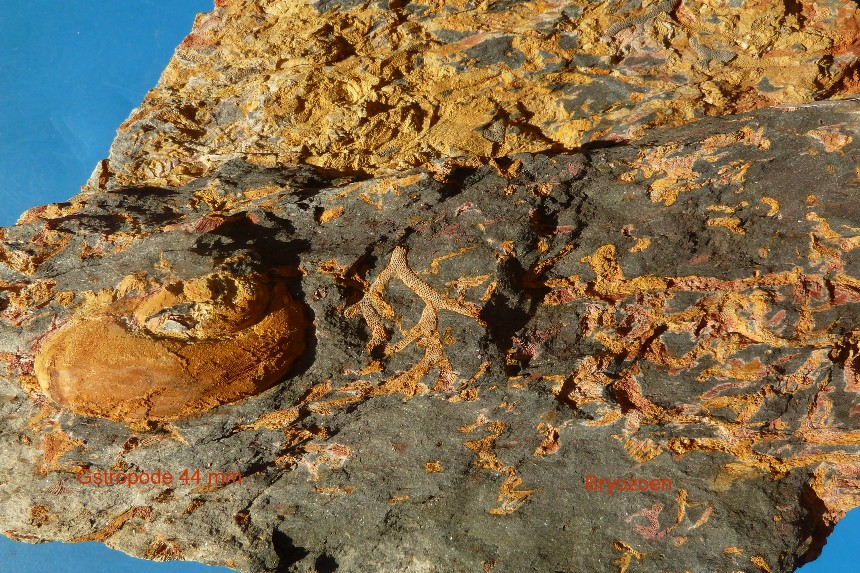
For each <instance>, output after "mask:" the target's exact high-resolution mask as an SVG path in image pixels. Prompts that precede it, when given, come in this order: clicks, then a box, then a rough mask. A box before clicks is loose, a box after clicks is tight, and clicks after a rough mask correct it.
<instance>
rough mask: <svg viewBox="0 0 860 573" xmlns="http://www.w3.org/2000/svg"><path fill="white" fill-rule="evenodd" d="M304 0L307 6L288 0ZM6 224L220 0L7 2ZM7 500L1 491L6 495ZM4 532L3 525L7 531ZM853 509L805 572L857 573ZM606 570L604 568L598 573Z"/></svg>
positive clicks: (124, 566) (93, 546)
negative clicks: (198, 17) (199, 15)
mask: <svg viewBox="0 0 860 573" xmlns="http://www.w3.org/2000/svg"><path fill="white" fill-rule="evenodd" d="M288 1H296V2H298V1H302V0H288ZM0 4H2V5H0V82H2V84H0V226H5V225H11V224H13V223H14V222H15V220H16V219H17V218H18V215H20V214H21V213H22V212H23V211H25V210H26V209H29V208H30V207H33V206H36V205H41V204H44V203H50V202H58V201H63V200H65V199H68V198H69V197H71V196H72V195H74V194H75V193H77V192H78V190H79V188H80V186H81V185H82V184H83V183H84V182H85V181H86V179H87V178H88V177H89V175H90V173H91V172H92V170H93V168H94V167H95V165H96V163H97V162H98V161H99V160H101V159H103V158H104V157H106V156H107V152H108V148H109V146H110V143H111V141H112V140H113V137H114V134H115V132H116V128H117V126H119V124H120V123H122V121H123V120H125V118H126V117H128V115H129V112H130V111H131V110H132V108H134V107H135V106H137V105H138V103H140V101H141V100H142V99H143V96H144V94H145V93H146V91H147V90H148V89H149V88H150V87H152V86H154V85H155V83H156V81H157V80H158V76H159V74H160V73H161V70H163V69H164V67H165V66H166V65H167V62H168V60H169V58H170V56H171V54H172V53H173V50H174V48H175V47H176V45H177V44H179V42H180V41H181V40H182V38H183V37H184V36H185V35H186V34H187V33H188V32H189V31H190V29H191V24H192V22H193V20H194V15H195V14H196V13H197V12H205V11H208V10H210V9H211V8H212V4H211V0H98V1H96V0H86V1H85V0H52V1H48V0H20V1H14V2H13V1H11V0H3V1H2V2H0ZM0 497H2V492H0ZM0 526H2V524H0ZM858 535H860V513H858V512H857V511H853V512H851V513H850V514H849V515H848V516H847V517H846V518H845V519H844V520H843V521H842V522H840V523H839V525H837V526H836V532H835V534H834V535H833V536H832V537H831V538H830V541H829V542H828V544H827V546H826V547H825V549H824V554H823V555H822V557H821V558H820V559H819V560H818V561H815V562H814V563H811V564H809V565H807V566H805V567H803V568H802V569H801V570H800V571H801V572H802V573H851V572H856V571H860V566H858V565H857V564H856V563H857V557H853V556H852V554H854V553H855V552H854V551H852V549H854V547H856V539H857V537H858ZM7 570H14V571H17V572H19V573H77V572H79V571H86V572H87V573H114V572H116V571H123V572H127V573H203V572H207V573H222V572H225V573H226V572H229V571H231V570H230V569H224V568H215V567H206V566H204V565H200V564H195V563H178V562H171V563H153V562H149V561H142V560H139V559H134V558H131V557H127V556H125V555H124V554H122V553H120V552H118V551H113V550H110V549H108V548H106V547H105V546H104V545H102V544H99V543H80V544H76V545H66V544H62V543H48V544H43V545H28V544H24V543H16V542H13V541H11V540H9V539H7V538H6V537H4V536H2V535H0V571H7ZM595 573H602V572H595Z"/></svg>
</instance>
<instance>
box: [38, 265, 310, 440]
mask: <svg viewBox="0 0 860 573" xmlns="http://www.w3.org/2000/svg"><path fill="white" fill-rule="evenodd" d="M142 290H143V292H141V290H135V289H131V290H127V291H126V292H123V291H122V290H119V291H118V293H119V294H118V295H117V296H115V297H113V299H112V300H109V301H107V302H104V303H101V304H97V305H95V308H93V307H92V305H91V307H90V308H87V309H86V310H84V309H81V310H80V311H79V312H78V313H77V314H76V315H74V316H73V317H72V319H71V320H70V321H69V322H67V323H66V324H65V325H64V326H62V327H61V328H59V329H58V330H56V331H54V332H51V333H50V334H49V335H47V336H46V337H45V338H44V340H43V341H42V343H41V345H40V346H39V348H38V350H37V351H36V356H35V361H34V369H35V374H36V378H37V379H38V381H39V384H40V386H41V388H42V390H43V391H44V392H45V393H46V394H48V395H49V396H50V397H51V398H52V399H53V400H54V401H56V402H57V403H58V404H60V405H61V406H62V407H64V408H66V409H68V410H70V411H72V412H74V413H76V414H81V415H85V416H96V417H100V418H107V419H111V420H117V421H122V422H126V423H129V424H141V423H147V422H159V421H169V420H176V419H180V418H186V417H189V416H193V415H196V414H199V413H202V412H205V411H206V410H209V409H211V408H214V407H215V406H219V405H221V404H226V403H230V402H235V401H237V400H240V399H242V398H245V397H248V396H251V395H254V394H258V393H260V392H262V391H264V390H266V389H268V388H270V387H272V386H273V385H274V384H275V383H276V382H278V380H280V379H281V378H282V377H283V376H284V375H285V374H286V373H287V371H288V370H289V368H290V366H291V365H292V363H293V362H294V361H295V359H296V358H297V357H299V356H300V355H301V354H302V353H303V352H304V350H305V326H306V324H307V320H306V316H305V312H304V310H303V307H302V305H301V303H300V302H298V301H296V300H295V299H293V298H292V296H290V293H289V291H288V290H287V287H286V285H285V284H283V283H280V282H275V283H270V282H268V281H267V280H265V279H264V277H262V276H256V275H252V276H239V275H234V274H231V273H227V272H214V273H211V274H208V275H206V276H203V277H198V278H194V279H189V280H177V281H173V282H170V283H168V284H164V285H157V286H156V287H155V288H146V289H142Z"/></svg>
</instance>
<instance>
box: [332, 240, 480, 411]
mask: <svg viewBox="0 0 860 573" xmlns="http://www.w3.org/2000/svg"><path fill="white" fill-rule="evenodd" d="M406 253H407V251H406V248H405V247H401V246H398V247H395V248H394V250H393V251H392V253H391V260H390V262H389V263H388V265H387V266H386V267H385V269H383V270H382V272H381V273H379V276H377V277H376V279H375V280H374V281H373V283H372V284H371V285H370V287H369V288H368V289H367V292H366V293H365V295H364V297H362V299H361V300H360V301H358V302H357V303H356V304H354V305H352V306H351V307H349V308H347V309H346V311H345V313H344V314H345V316H346V317H347V318H352V317H354V316H356V315H357V314H359V313H360V314H361V315H362V316H363V317H364V320H365V322H366V323H367V326H368V328H369V329H370V340H369V341H368V343H367V350H368V351H371V350H373V349H374V348H377V347H379V346H380V345H384V353H385V356H391V355H393V354H395V353H397V352H400V351H402V350H404V349H405V348H406V347H407V346H409V345H410V344H413V343H414V344H416V345H417V346H419V347H423V348H424V357H423V358H422V359H421V361H420V362H419V363H418V364H415V365H414V366H412V368H410V369H409V370H407V371H406V372H401V373H399V374H397V375H395V376H394V377H392V378H390V379H389V380H387V381H386V382H385V383H383V384H382V385H381V386H380V387H379V388H377V389H376V391H375V393H379V394H385V393H388V392H389V391H392V392H403V393H404V394H406V395H407V396H412V395H414V394H415V393H417V392H419V389H418V384H419V382H420V381H421V379H423V378H424V376H426V375H427V373H429V372H430V370H431V369H433V368H436V369H437V370H438V371H439V377H438V379H437V382H436V385H435V388H436V389H451V388H452V384H453V382H454V381H455V380H456V379H457V373H456V371H455V370H454V367H453V366H452V365H451V362H450V360H449V359H448V357H447V355H446V354H445V351H444V349H443V346H442V339H441V336H440V334H439V311H440V310H448V311H451V312H455V313H457V314H461V315H463V316H468V317H470V318H473V319H475V321H476V322H477V323H478V324H480V325H481V326H484V324H485V323H484V321H482V320H481V319H480V318H479V316H480V312H481V309H480V308H479V307H478V306H477V305H475V304H473V303H470V302H466V301H459V300H454V299H451V298H449V297H447V296H445V295H443V294H440V293H438V292H436V290H434V289H433V287H431V286H430V285H429V284H427V283H426V282H424V280H423V279H421V277H419V276H418V275H417V274H416V273H415V271H413V270H412V268H410V266H409V262H408V261H407V258H406ZM393 278H398V279H400V280H401V281H402V282H403V284H405V285H406V286H407V287H408V288H409V289H410V290H412V292H414V293H415V294H417V295H418V297H419V298H420V299H421V301H422V302H423V303H424V309H423V311H422V312H421V318H420V319H419V320H418V322H417V323H416V324H415V325H414V326H413V327H412V328H410V329H409V330H407V331H406V332H404V333H403V338H402V339H401V340H400V341H399V342H397V343H396V344H388V340H389V334H388V331H387V330H386V328H385V322H384V321H385V320H393V319H394V318H395V312H394V309H393V308H392V307H391V305H389V304H388V303H387V302H386V301H385V299H383V294H384V292H385V287H386V285H387V284H388V282H389V281H390V280H391V279H393Z"/></svg>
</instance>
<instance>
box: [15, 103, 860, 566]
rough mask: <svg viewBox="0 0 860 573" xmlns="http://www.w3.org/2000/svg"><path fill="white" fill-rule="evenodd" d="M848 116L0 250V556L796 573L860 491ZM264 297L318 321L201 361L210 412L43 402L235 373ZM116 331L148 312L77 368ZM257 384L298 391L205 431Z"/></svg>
mask: <svg viewBox="0 0 860 573" xmlns="http://www.w3.org/2000/svg"><path fill="white" fill-rule="evenodd" d="M858 113H860V104H858V103H857V102H854V101H843V102H822V103H819V104H812V105H807V106H783V107H780V108H775V109H767V110H758V111H756V112H751V113H748V114H744V115H738V116H731V117H724V118H719V119H705V120H703V121H700V122H698V123H695V124H692V125H687V126H682V127H677V128H670V129H663V130H659V131H654V132H652V133H651V134H650V135H648V136H647V137H645V138H642V139H640V140H637V141H636V142H631V143H628V144H623V145H617V146H615V147H611V148H605V149H596V150H592V151H590V152H588V153H559V154H531V153H520V154H514V155H510V156H507V157H504V158H497V159H488V158H483V159H482V158H478V157H468V156H463V157H458V158H448V159H440V160H435V161H433V162H431V163H429V164H428V165H427V166H425V167H421V168H413V169H409V170H404V171H401V172H396V173H393V174H389V175H386V176H380V177H373V178H366V177H365V178H362V177H357V176H349V177H344V176H337V175H332V174H331V173H330V172H325V171H322V170H319V169H317V168H313V167H310V166H291V167H281V168H266V167H261V166H258V165H253V164H250V163H248V162H245V161H241V160H233V161H229V162H225V163H224V164H222V165H221V166H220V167H219V168H218V169H217V170H216V171H215V172H213V173H212V174H210V175H208V176H205V177H200V178H198V179H195V180H194V181H192V182H191V183H189V184H187V185H183V186H178V187H160V188H155V187H130V188H117V189H112V190H109V191H106V192H102V193H96V194H90V195H88V196H80V197H78V199H77V200H75V201H70V202H68V203H62V204H55V205H49V206H46V207H39V208H36V209H33V210H31V211H29V212H27V213H25V214H24V215H23V216H22V218H21V220H20V221H19V223H18V225H16V226H14V227H10V228H7V229H5V230H4V232H3V249H4V250H3V256H2V261H3V265H2V267H0V278H2V280H3V281H4V282H3V311H2V314H0V318H2V320H3V329H2V336H0V346H1V347H2V348H0V350H2V352H3V353H4V354H3V355H2V356H3V357H4V361H5V364H6V376H4V378H3V381H2V383H0V388H2V393H3V396H4V399H3V400H2V402H0V412H2V419H3V424H2V426H0V428H2V434H0V444H2V445H0V447H2V451H3V452H4V454H5V456H6V459H11V460H17V461H16V463H15V464H14V465H9V466H7V467H4V468H3V469H2V470H0V496H2V497H0V515H2V523H3V528H4V532H5V533H6V535H9V536H11V537H13V538H15V539H20V540H26V541H39V540H47V539H64V540H74V541H82V540H99V541H104V542H105V543H107V544H109V545H111V546H113V547H116V548H119V549H122V550H124V551H127V552H129V553H132V554H135V555H138V556H143V557H148V558H151V559H193V560H198V561H203V562H207V563H213V564H222V565H227V566H230V567H234V568H236V569H238V570H241V571H274V570H276V569H278V568H279V567H280V568H281V569H282V570H291V571H311V570H314V569H315V570H317V571H325V570H328V571H333V570H343V571H371V570H372V571H436V570H443V569H444V570H449V569H450V570H469V571H473V570H482V569H483V570H487V571H490V570H492V571H527V570H538V571H631V572H632V571H647V572H658V571H659V572H665V571H678V572H681V571H703V570H708V571H726V572H729V571H755V570H762V571H767V570H770V571H792V570H793V569H794V568H795V567H796V566H797V565H798V564H799V563H802V562H803V561H805V560H808V559H810V558H812V557H814V556H815V555H816V554H817V553H818V551H819V550H820V547H821V545H822V543H823V542H824V539H825V537H826V535H827V533H828V532H829V531H830V530H831V528H832V525H833V524H834V523H835V521H836V520H837V519H838V518H839V517H840V516H842V515H843V514H844V512H845V511H847V510H848V509H849V508H851V507H853V506H855V505H857V504H858V492H860V490H858V487H857V481H856V480H857V477H856V476H857V475H858V472H860V448H858V443H860V433H858V432H860V428H858V423H857V416H858V412H860V408H858V399H857V396H858V391H860V386H858V383H857V371H858V367H860V359H858V342H860V334H858V324H860V304H858V302H860V259H858V252H860V251H858V248H860V229H858V225H857V213H856V207H855V205H856V201H854V195H855V194H856V191H857V187H858V185H860V172H858V167H857V154H858V153H860V150H858V148H857V141H858V134H857V120H856V118H857V114H858ZM213 277H220V278H218V279H217V280H216V279H215V278H213ZM229 277H234V278H232V279H230V278H229ZM235 277H246V278H241V279H240V278H235ZM237 281H238V282H237ZM240 283H241V284H240ZM277 285H283V286H282V288H283V289H285V291H288V293H287V292H283V293H281V295H280V297H279V298H278V300H279V301H281V303H280V304H281V307H284V305H286V306H287V307H289V308H294V309H295V315H294V316H296V317H304V318H296V320H295V321H294V322H293V323H291V324H292V327H291V328H292V329H293V330H290V332H291V334H290V336H289V337H288V338H289V340H286V341H284V340H281V338H280V337H282V336H283V335H282V334H280V332H281V330H278V328H274V329H273V330H270V329H262V330H260V331H259V332H258V335H259V337H260V338H264V339H265V338H268V339H270V340H274V341H278V344H277V345H272V346H266V345H262V346H261V345H259V344H257V343H254V344H251V343H248V344H247V345H245V343H244V342H241V341H239V342H236V343H235V345H236V349H235V351H234V354H229V353H219V352H212V353H210V354H206V353H205V352H204V353H203V354H202V355H200V356H199V357H198V359H199V360H200V361H202V362H201V363H205V361H207V360H208V361H210V362H209V364H211V367H203V366H196V367H195V368H196V370H194V371H193V376H192V379H193V381H194V382H195V383H196V386H195V388H196V389H197V391H199V392H201V393H204V394H205V392H211V393H212V396H211V398H212V399H211V401H210V402H208V403H207V402H206V396H205V395H203V396H200V397H199V399H198V397H197V396H196V395H187V396H185V395H178V396H175V397H174V400H175V401H176V402H175V403H174V404H173V405H171V404H170V403H169V400H168V397H165V396H162V397H161V398H159V399H160V400H162V403H163V404H167V406H164V407H166V408H171V407H172V408H173V410H171V412H172V414H171V415H169V416H165V415H158V414H157V412H156V411H155V409H153V410H152V411H147V410H146V409H142V410H135V412H137V414H135V415H131V414H128V415H127V416H126V417H125V418H123V416H122V415H119V414H117V415H108V413H107V412H105V411H103V410H99V409H96V408H93V409H91V410H79V411H77V412H76V411H75V409H74V408H67V407H63V406H64V403H63V401H62V400H61V399H59V398H58V396H57V395H56V394H53V393H52V392H51V391H50V387H49V388H48V390H49V391H47V392H45V388H44V384H40V381H41V380H40V379H39V377H40V374H39V369H40V363H41V364H43V365H44V364H47V363H50V364H54V368H55V370H56V371H57V372H59V373H60V374H63V373H68V371H73V370H74V368H73V366H74V363H72V364H70V363H69V361H72V362H74V360H78V361H84V360H90V361H96V362H98V363H99V364H101V365H102V368H103V369H107V368H108V367H109V365H111V364H114V362H111V360H114V359H113V358H110V357H111V356H121V355H122V354H123V352H128V353H131V354H132V355H133V356H137V354H136V352H138V351H136V350H133V349H131V348H129V349H126V348H125V347H124V346H123V345H124V344H125V345H134V344H139V345H144V346H145V345H147V344H155V342H153V341H158V343H159V344H161V345H162V346H161V348H172V347H170V346H169V345H170V344H173V345H176V347H177V348H180V350H177V351H176V353H175V354H174V356H180V355H181V345H183V344H186V345H192V346H193V345H195V344H199V343H197V342H195V340H196V338H195V337H203V338H205V337H210V338H213V339H216V340H219V341H222V342H223V341H225V340H226V341H235V340H237V339H235V338H231V336H232V335H229V333H228V334H226V335H225V334H224V333H225V332H228V331H230V332H232V331H233V330H237V329H238V330H239V331H241V332H244V331H245V330H247V329H254V328H255V325H256V324H259V322H254V321H255V320H256V318H255V317H256V316H260V315H262V316H266V315H267V313H269V312H270V310H271V302H270V301H271V299H272V297H273V295H272V293H274V292H276V288H277ZM252 291H253V293H255V294H253V295H252V294H251V293H252ZM129 301H132V302H133V304H131V303H129ZM206 301H208V302H209V307H206V308H203V307H200V308H197V307H193V305H195V304H196V305H202V304H204V303H206ZM229 301H233V302H232V303H231V304H233V305H234V306H231V304H228V303H229ZM241 301H244V303H242V302H241ZM267 301H268V302H267ZM241 304H244V305H245V306H244V307H243V306H241ZM111 305H121V306H122V305H126V306H127V305H131V306H130V308H132V309H139V312H137V314H135V313H134V312H132V311H129V313H128V314H127V315H126V316H128V317H129V318H127V319H126V320H125V321H122V320H121V319H117V320H119V322H115V323H112V324H111V325H106V326H105V327H104V337H103V340H102V341H99V340H92V343H91V344H92V346H91V349H92V352H91V356H81V354H83V353H81V354H77V353H76V354H75V355H74V356H75V357H74V358H72V357H70V355H69V352H70V351H69V349H68V347H65V346H64V344H63V338H62V336H64V335H63V334H62V333H68V334H66V335H65V336H66V337H75V336H77V337H78V338H81V337H82V336H83V335H79V334H75V332H77V331H76V330H75V329H76V328H78V329H79V328H80V324H93V325H95V324H98V323H93V321H97V320H99V319H98V318H97V317H98V316H101V315H100V314H99V312H98V311H97V310H94V309H102V308H117V307H116V306H111ZM147 305H148V306H147ZM183 305H184V306H183ZM189 305H190V306H189ZM192 307H193V308H192ZM123 308H125V306H123ZM231 308H235V309H241V312H240V313H239V314H240V315H241V316H232V315H230V314H229V309H231ZM140 309H143V310H140ZM165 309H167V310H166V311H165ZM267 309H268V310H267ZM246 315H247V316H248V317H250V318H248V321H247V324H245V323H242V317H243V316H246ZM86 317H89V318H86ZM87 320H89V322H86V321H87ZM141 325H142V326H141ZM300 327H301V328H300ZM299 328H300V329H301V332H300V333H298V332H296V331H295V329H299ZM112 329H113V330H118V331H120V332H121V335H120V337H121V339H122V341H123V342H114V343H113V344H111V343H110V342H109V341H110V339H111V338H110V337H111V336H114V335H113V333H112ZM135 329H140V330H146V332H141V331H140V330H135ZM231 329H232V330H231ZM219 333H220V334H219ZM192 339H194V340H192ZM255 340H256V339H255ZM84 344H85V343H84V341H83V340H81V341H80V345H81V346H82V345H84ZM242 353H252V354H253V356H254V358H255V359H256V365H257V366H259V368H260V372H258V373H257V374H259V375H261V376H262V375H264V373H263V371H264V370H265V369H266V368H267V365H269V364H271V363H273V362H275V363H279V362H278V361H279V360H281V359H282V358H281V357H282V356H283V354H295V361H294V362H293V363H292V365H291V366H290V369H289V373H288V375H287V376H286V377H284V378H283V380H282V381H280V382H279V383H277V384H275V385H274V386H272V387H271V388H269V389H267V390H265V389H264V388H263V387H255V388H254V389H253V390H251V391H248V392H247V393H245V394H243V395H242V396H247V397H246V398H245V399H243V400H238V401H234V400H232V399H230V400H224V399H221V397H219V396H218V395H217V394H218V388H220V384H221V382H220V381H219V379H218V377H219V376H223V374H222V372H223V371H225V370H228V371H229V370H230V368H232V366H230V364H233V363H232V362H230V361H232V360H234V358H235V357H236V356H240V357H241V355H242ZM45 356H47V357H45ZM55 356H59V357H60V358H57V359H56V360H55V359H54V358H52V357H55ZM52 360H55V361H54V362H51V361H52ZM64 360H65V362H64ZM117 360H118V358H117ZM124 360H125V361H126V362H128V363H131V362H133V360H132V358H130V357H126V358H125V359H124ZM147 360H149V358H147ZM152 360H153V361H157V360H158V359H157V358H152ZM165 360H166V359H165ZM186 364H191V362H190V361H188V362H186ZM243 364H244V362H243ZM188 367H189V368H190V367H191V366H188ZM147 368H148V370H150V371H152V372H153V373H152V374H151V376H150V378H152V379H154V378H157V377H158V373H159V371H158V368H157V367H155V366H150V365H148V366H147ZM236 368H238V367H236ZM140 380H141V375H140V373H137V372H133V371H132V370H131V369H130V368H127V369H123V368H116V369H115V374H114V377H113V378H112V379H111V380H99V381H95V380H94V381H93V384H94V385H95V384H101V386H99V387H98V388H95V387H93V388H87V387H86V385H85V384H84V385H82V388H84V389H87V390H88V391H89V392H91V393H93V394H94V395H95V394H98V395H99V396H100V397H99V400H100V401H99V402H98V403H99V404H102V405H103V404H106V403H108V402H109V400H110V396H111V395H112V394H111V391H110V389H109V388H110V387H111V386H110V385H113V386H112V387H113V388H115V392H116V394H115V395H116V396H117V397H119V399H123V396H125V395H126V393H129V392H132V391H135V388H134V387H133V386H134V385H135V384H139V383H140ZM261 390H263V391H261ZM99 393H101V394H99ZM144 394H146V393H145V392H144ZM88 399H89V398H88ZM141 399H143V398H141ZM55 400H57V401H55ZM194 400H198V402H197V403H196V407H195V408H192V409H188V410H182V406H184V405H185V404H186V403H190V402H192V401H194ZM57 402H59V403H57ZM225 402H227V403H225ZM176 404H178V406H177V405H176ZM177 408H178V410H177ZM207 408H209V409H207ZM147 412H148V415H147ZM177 412H179V413H177ZM99 416H101V417H99ZM82 469H83V470H86V472H89V473H86V472H84V473H82V474H80V475H83V476H87V475H89V476H90V477H92V476H93V475H94V474H96V473H99V472H101V473H102V474H103V472H104V470H109V471H114V472H120V471H122V472H149V473H151V472H155V471H156V470H161V471H162V472H167V471H169V472H171V473H172V474H173V475H174V480H175V481H174V483H173V484H171V485H165V484H163V483H162V484H156V485H153V484H135V485H132V486H130V487H129V486H126V485H122V486H116V485H114V486H103V485H102V486H96V485H93V484H91V483H90V484H82V483H80V482H79V481H78V480H77V479H76V476H77V475H79V472H81V470H82ZM198 469H199V470H200V473H199V476H201V477H200V479H199V481H194V480H193V475H194V473H193V472H194V471H195V470H198ZM185 470H188V474H186V477H189V478H191V479H190V480H189V483H183V482H182V481H179V480H178V477H179V476H180V475H181V473H182V472H183V471H185ZM213 474H215V478H214V482H212V481H210V480H212V478H211V476H212V475H213ZM238 474H241V482H239V481H238V479H236V478H235V476H236V475H238ZM225 476H226V477H225ZM230 476H232V477H230ZM589 476H594V477H593V478H590V477H589ZM601 479H604V480H611V481H612V483H613V491H612V493H610V492H609V485H608V482H606V483H604V484H602V486H603V490H602V491H594V490H595V487H596V486H597V485H601V484H600V482H599V480H601ZM589 480H591V481H589ZM621 480H623V481H621ZM634 480H635V484H636V486H635V487H636V488H637V491H623V490H622V487H623V488H624V489H627V488H628V487H631V486H632V485H633V484H634ZM589 484H591V485H590V486H589ZM642 484H645V485H644V486H643V485H642Z"/></svg>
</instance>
